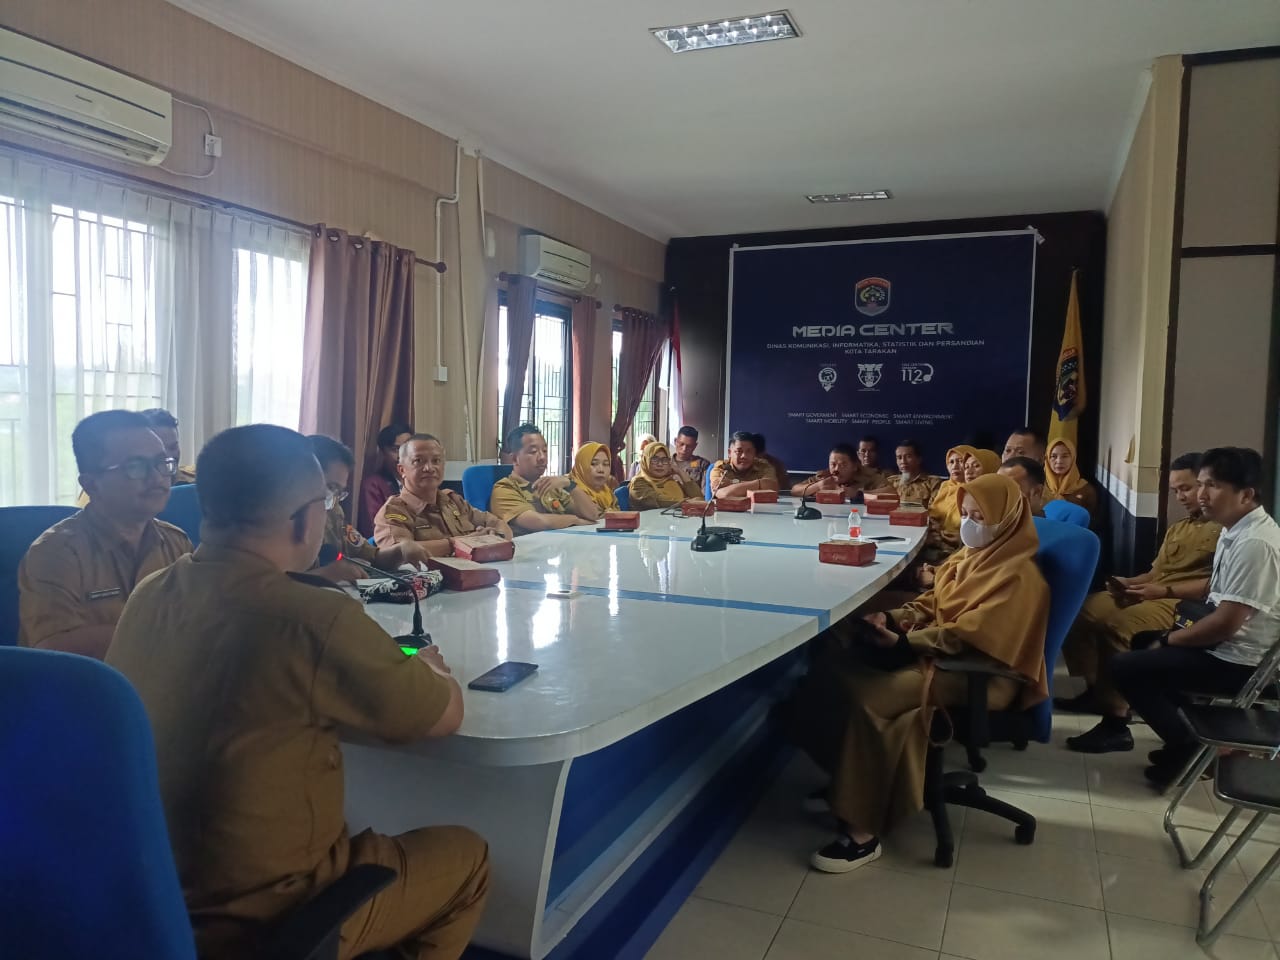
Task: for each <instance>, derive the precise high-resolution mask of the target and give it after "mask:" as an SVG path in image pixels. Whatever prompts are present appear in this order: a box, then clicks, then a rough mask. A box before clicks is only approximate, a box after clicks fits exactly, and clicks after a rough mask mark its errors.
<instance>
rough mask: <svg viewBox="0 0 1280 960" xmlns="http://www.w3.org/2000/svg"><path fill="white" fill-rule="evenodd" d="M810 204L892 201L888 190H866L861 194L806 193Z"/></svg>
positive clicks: (805, 196) (891, 195)
mask: <svg viewBox="0 0 1280 960" xmlns="http://www.w3.org/2000/svg"><path fill="white" fill-rule="evenodd" d="M804 198H805V199H806V200H808V201H809V202H810V203H855V202H857V201H859V200H892V199H893V194H892V193H890V192H889V191H888V190H864V191H863V192H861V193H806V194H805V195H804Z"/></svg>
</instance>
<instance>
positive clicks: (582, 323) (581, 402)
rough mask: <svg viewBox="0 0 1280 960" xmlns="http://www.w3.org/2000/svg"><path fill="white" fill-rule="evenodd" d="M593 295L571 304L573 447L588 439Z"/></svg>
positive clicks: (592, 373)
mask: <svg viewBox="0 0 1280 960" xmlns="http://www.w3.org/2000/svg"><path fill="white" fill-rule="evenodd" d="M599 306H600V304H599V303H598V302H597V301H596V298H595V297H592V296H587V295H585V294H584V295H583V296H582V297H580V298H579V299H578V302H577V303H575V304H574V305H573V320H572V323H571V324H570V327H569V335H570V336H571V337H572V338H573V448H574V449H575V450H576V449H578V447H580V446H582V445H583V444H584V443H586V442H587V441H588V440H590V439H591V436H590V434H591V384H592V380H593V379H594V378H595V350H596V308H597V307H599Z"/></svg>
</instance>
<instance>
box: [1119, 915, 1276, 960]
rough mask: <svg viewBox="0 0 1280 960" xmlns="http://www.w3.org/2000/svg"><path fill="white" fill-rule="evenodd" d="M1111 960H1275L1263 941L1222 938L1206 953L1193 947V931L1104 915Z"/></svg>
mask: <svg viewBox="0 0 1280 960" xmlns="http://www.w3.org/2000/svg"><path fill="white" fill-rule="evenodd" d="M1107 925H1108V927H1109V928H1110V934H1111V960H1206V958H1213V960H1276V952H1275V946H1274V944H1270V943H1267V942H1266V941H1265V940H1247V939H1245V938H1244V937H1233V936H1229V935H1224V936H1222V937H1221V938H1220V939H1219V940H1218V942H1217V943H1215V944H1214V945H1213V946H1212V947H1210V948H1209V949H1208V950H1201V949H1200V947H1198V946H1197V945H1196V937H1195V931H1194V930H1189V929H1188V928H1186V927H1178V926H1174V925H1172V924H1168V923H1156V922H1154V921H1152V920H1139V919H1138V918H1136V917H1123V916H1120V915H1118V914H1108V915H1107Z"/></svg>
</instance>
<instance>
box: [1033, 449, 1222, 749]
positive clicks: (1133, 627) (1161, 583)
mask: <svg viewBox="0 0 1280 960" xmlns="http://www.w3.org/2000/svg"><path fill="white" fill-rule="evenodd" d="M1199 471H1200V454H1198V453H1187V454H1183V455H1182V456H1180V457H1178V458H1176V459H1175V460H1174V461H1173V462H1172V463H1171V464H1169V491H1170V492H1171V493H1172V494H1173V495H1174V497H1175V498H1176V499H1177V501H1178V503H1179V504H1180V505H1181V506H1182V508H1183V509H1184V510H1186V511H1187V516H1186V517H1185V518H1184V519H1182V520H1179V521H1178V522H1177V523H1175V524H1173V526H1171V527H1170V528H1169V530H1168V532H1167V533H1166V534H1165V535H1164V542H1163V543H1162V544H1161V545H1160V552H1159V553H1157V554H1156V559H1155V563H1153V564H1152V565H1151V569H1150V570H1148V571H1147V572H1146V573H1144V574H1141V575H1140V576H1137V577H1112V578H1111V580H1110V581H1109V582H1108V583H1107V589H1106V590H1103V591H1101V592H1099V593H1093V594H1090V595H1089V597H1088V599H1086V600H1085V602H1084V607H1083V608H1082V609H1081V611H1080V615H1079V616H1078V617H1076V622H1075V623H1074V624H1073V625H1072V627H1071V631H1070V633H1068V634H1067V639H1066V641H1065V642H1064V643H1063V646H1062V658H1063V660H1065V661H1066V664H1067V669H1068V670H1070V671H1071V674H1072V676H1076V677H1084V680H1085V684H1086V686H1085V690H1084V692H1083V693H1081V694H1080V695H1079V696H1076V697H1072V698H1071V699H1069V700H1068V699H1058V700H1055V701H1054V706H1056V707H1058V708H1059V709H1062V710H1068V711H1071V712H1073V713H1100V714H1102V720H1101V722H1099V723H1098V724H1097V725H1096V726H1094V727H1093V729H1091V730H1089V731H1087V732H1085V733H1082V734H1080V735H1079V736H1076V737H1069V738H1067V746H1068V747H1069V748H1070V749H1072V750H1076V751H1078V752H1080V753H1111V752H1116V751H1126V750H1132V749H1133V735H1132V734H1131V733H1130V732H1129V719H1128V718H1129V704H1128V703H1127V702H1126V701H1125V699H1124V697H1123V696H1121V695H1120V693H1119V691H1117V690H1116V688H1115V684H1114V683H1113V682H1112V679H1111V668H1110V665H1111V658H1112V657H1114V656H1115V655H1116V654H1117V653H1123V652H1125V651H1126V650H1129V649H1131V647H1132V643H1133V638H1134V637H1136V636H1137V635H1138V634H1139V633H1145V632H1147V631H1167V630H1170V629H1172V628H1173V615H1174V610H1175V609H1176V608H1177V606H1178V601H1180V600H1203V599H1204V597H1205V594H1206V593H1207V592H1208V590H1209V577H1210V576H1211V575H1212V573H1213V553H1214V550H1216V549H1217V546H1218V537H1219V536H1220V535H1221V534H1222V527H1221V526H1220V525H1219V524H1217V523H1215V522H1213V521H1212V520H1210V519H1208V518H1207V517H1205V516H1204V515H1203V514H1202V513H1201V512H1200V504H1199V502H1198V500H1197V493H1198V491H1199V484H1198V482H1197V475H1198V474H1199Z"/></svg>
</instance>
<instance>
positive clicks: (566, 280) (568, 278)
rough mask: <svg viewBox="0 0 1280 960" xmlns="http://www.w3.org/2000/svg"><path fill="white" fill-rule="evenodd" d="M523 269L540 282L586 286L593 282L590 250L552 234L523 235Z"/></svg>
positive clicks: (576, 286) (566, 286) (521, 243)
mask: <svg viewBox="0 0 1280 960" xmlns="http://www.w3.org/2000/svg"><path fill="white" fill-rule="evenodd" d="M520 273H521V274H522V275H523V276H526V277H533V278H534V279H535V280H537V281H538V282H539V283H549V284H552V285H554V286H557V287H563V288H565V289H566V290H585V289H587V287H588V286H589V285H590V283H591V254H589V253H587V252H586V251H585V250H578V249H576V248H575V247H571V246H569V245H568V244H566V243H560V242H559V241H557V240H552V239H551V238H550V237H543V236H539V235H538V234H530V235H528V236H524V237H521V238H520Z"/></svg>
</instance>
